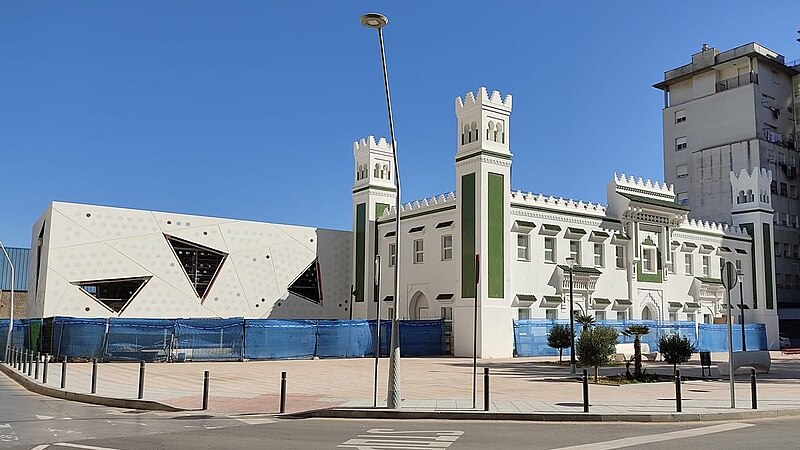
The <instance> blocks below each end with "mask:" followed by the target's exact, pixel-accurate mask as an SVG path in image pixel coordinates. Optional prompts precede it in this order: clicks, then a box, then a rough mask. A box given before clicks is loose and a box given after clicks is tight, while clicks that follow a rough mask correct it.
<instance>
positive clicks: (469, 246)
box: [459, 173, 475, 298]
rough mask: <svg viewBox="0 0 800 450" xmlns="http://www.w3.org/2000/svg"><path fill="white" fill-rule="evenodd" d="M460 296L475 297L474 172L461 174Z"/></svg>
mask: <svg viewBox="0 0 800 450" xmlns="http://www.w3.org/2000/svg"><path fill="white" fill-rule="evenodd" d="M459 196H460V197H461V298H475V174H474V173H470V174H468V175H462V176H461V193H460V194H459Z"/></svg>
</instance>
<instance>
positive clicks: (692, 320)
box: [686, 313, 696, 322]
mask: <svg viewBox="0 0 800 450" xmlns="http://www.w3.org/2000/svg"><path fill="white" fill-rule="evenodd" d="M686 320H688V321H689V322H694V321H695V320H696V319H695V316H694V313H687V314H686Z"/></svg>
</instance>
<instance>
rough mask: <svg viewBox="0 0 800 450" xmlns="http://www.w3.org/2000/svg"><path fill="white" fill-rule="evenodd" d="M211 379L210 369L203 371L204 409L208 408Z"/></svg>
mask: <svg viewBox="0 0 800 450" xmlns="http://www.w3.org/2000/svg"><path fill="white" fill-rule="evenodd" d="M209 383H210V380H209V378H208V371H207V370H206V371H205V372H203V411H205V410H207V409H208V386H209Z"/></svg>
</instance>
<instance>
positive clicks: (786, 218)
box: [781, 213, 789, 225]
mask: <svg viewBox="0 0 800 450" xmlns="http://www.w3.org/2000/svg"><path fill="white" fill-rule="evenodd" d="M781 225H789V213H781Z"/></svg>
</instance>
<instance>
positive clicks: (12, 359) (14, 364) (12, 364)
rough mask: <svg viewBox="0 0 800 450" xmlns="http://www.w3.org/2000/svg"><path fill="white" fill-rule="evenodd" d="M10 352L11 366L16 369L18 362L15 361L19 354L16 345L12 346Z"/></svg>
mask: <svg viewBox="0 0 800 450" xmlns="http://www.w3.org/2000/svg"><path fill="white" fill-rule="evenodd" d="M11 354H12V356H11V367H13V368H14V369H16V368H17V364H18V363H17V361H18V360H19V355H18V352H17V348H16V347H14V349H13V350H11Z"/></svg>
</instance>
